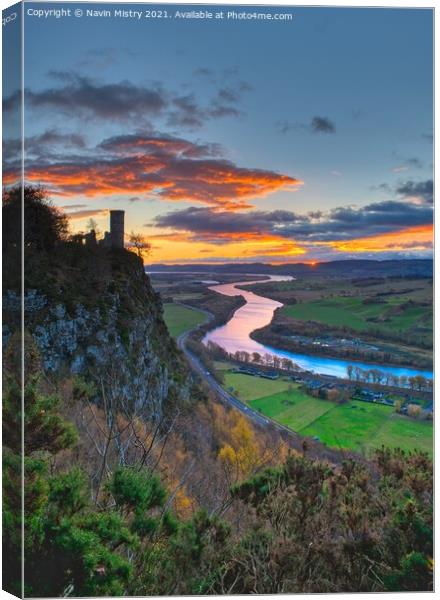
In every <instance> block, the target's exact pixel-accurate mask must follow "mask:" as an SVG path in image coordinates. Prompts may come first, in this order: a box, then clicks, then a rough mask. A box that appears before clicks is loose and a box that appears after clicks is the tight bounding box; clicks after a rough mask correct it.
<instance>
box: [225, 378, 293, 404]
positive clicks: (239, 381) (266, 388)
mask: <svg viewBox="0 0 440 600" xmlns="http://www.w3.org/2000/svg"><path fill="white" fill-rule="evenodd" d="M224 376H225V382H224V384H223V387H224V388H225V389H226V390H229V389H230V388H232V390H233V392H232V393H233V394H234V395H236V396H237V398H239V399H240V400H242V401H243V402H250V401H251V400H255V399H256V398H261V397H262V396H269V395H271V394H275V393H277V392H281V391H285V390H287V388H288V387H289V384H290V382H289V381H285V380H283V379H275V380H272V379H263V378H261V377H253V376H252V375H244V374H242V373H230V372H227V373H225V374H224Z"/></svg>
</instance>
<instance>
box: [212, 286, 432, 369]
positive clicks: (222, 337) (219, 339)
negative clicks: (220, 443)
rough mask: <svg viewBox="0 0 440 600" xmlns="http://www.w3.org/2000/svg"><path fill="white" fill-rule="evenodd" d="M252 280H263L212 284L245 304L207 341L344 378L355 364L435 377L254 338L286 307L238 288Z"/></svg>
mask: <svg viewBox="0 0 440 600" xmlns="http://www.w3.org/2000/svg"><path fill="white" fill-rule="evenodd" d="M291 279H292V277H288V276H281V275H279V276H277V275H271V276H270V278H269V279H268V280H267V281H290V280H291ZM252 283H262V282H261V281H240V282H236V283H227V284H222V285H215V286H212V287H210V288H209V289H210V290H213V291H215V292H218V293H219V294H224V295H225V296H243V297H244V299H245V300H246V304H245V305H244V306H242V307H241V308H239V309H238V310H236V311H235V313H234V315H233V316H232V317H231V319H230V320H229V321H228V323H226V325H223V326H221V327H217V329H213V330H212V331H209V332H208V333H207V334H206V335H205V337H204V338H203V343H204V344H206V343H207V342H208V341H209V340H211V341H212V342H215V343H216V344H218V345H219V346H221V347H222V348H224V349H225V350H226V351H227V352H231V353H234V352H236V351H237V350H246V351H247V352H258V353H259V354H262V355H264V354H266V353H268V354H273V355H276V356H279V357H281V358H290V359H291V360H292V361H293V362H294V363H296V364H297V365H298V366H299V367H301V368H302V369H306V370H308V371H315V372H316V373H322V374H324V375H335V376H338V377H345V376H346V375H347V366H348V365H349V364H356V365H358V366H359V367H360V368H361V369H372V368H377V369H380V370H381V371H382V372H384V373H392V374H393V375H397V376H400V375H406V376H414V375H423V376H424V377H429V378H432V372H431V371H418V370H416V369H407V368H405V367H385V366H383V365H380V364H372V363H368V364H367V363H362V362H358V361H356V362H355V363H354V362H353V361H351V362H350V361H346V360H340V359H338V358H324V357H320V356H314V355H307V354H296V353H295V352H287V351H286V350H278V349H276V348H272V347H270V346H265V345H263V344H260V343H259V342H257V341H255V340H253V339H252V338H251V337H250V334H251V333H252V331H255V329H260V328H261V327H264V326H265V325H268V324H269V323H270V322H271V320H272V317H273V313H274V311H275V309H277V308H279V307H281V306H283V305H282V304H281V303H280V302H276V301H275V300H271V299H270V298H264V297H263V296H257V294H254V293H253V292H249V291H245V290H240V289H237V286H240V285H250V284H252Z"/></svg>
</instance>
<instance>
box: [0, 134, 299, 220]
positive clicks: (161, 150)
mask: <svg viewBox="0 0 440 600" xmlns="http://www.w3.org/2000/svg"><path fill="white" fill-rule="evenodd" d="M99 152H100V153H101V154H100V155H98V157H90V156H85V157H84V158H78V159H75V160H74V161H73V160H72V161H71V160H68V159H66V160H65V161H60V162H55V163H52V164H41V163H39V162H38V161H36V162H34V163H33V164H32V163H29V164H28V165H27V168H26V172H25V178H26V180H27V181H29V182H35V183H39V184H42V185H44V186H46V187H47V188H48V189H49V191H50V193H51V194H53V195H59V196H67V197H68V196H74V195H79V194H81V195H84V196H89V197H96V196H102V195H110V194H136V195H140V194H146V195H149V196H153V197H157V198H161V199H164V200H174V201H192V202H198V203H201V204H205V205H209V206H212V207H214V208H215V209H219V208H222V209H224V210H227V211H233V210H239V209H244V208H250V207H251V206H252V205H251V204H250V202H249V201H250V200H252V199H255V198H262V197H265V196H267V195H269V194H271V193H273V192H276V191H278V190H281V189H295V188H297V187H298V186H300V185H302V183H303V182H302V181H301V180H299V179H297V178H295V177H291V176H289V175H284V174H280V173H276V172H274V171H269V170H265V169H249V168H243V167H238V166H237V165H235V164H234V163H233V162H231V161H228V160H224V159H221V158H213V156H215V155H216V154H217V153H218V147H217V146H216V145H212V144H211V145H210V144H205V145H197V144H193V143H191V142H188V141H186V140H182V139H179V138H154V137H151V138H150V137H146V138H139V137H137V136H125V137H120V138H110V140H106V141H104V142H103V143H102V144H101V145H100V146H99ZM121 153H122V155H121ZM7 176H8V174H7V173H6V177H7Z"/></svg>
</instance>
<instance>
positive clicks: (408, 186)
mask: <svg viewBox="0 0 440 600" xmlns="http://www.w3.org/2000/svg"><path fill="white" fill-rule="evenodd" d="M396 192H397V193H398V194H399V195H400V196H403V197H404V198H414V199H417V200H419V201H421V202H425V203H426V204H432V203H433V201H434V184H433V181H432V179H428V180H426V181H406V182H405V183H402V184H400V185H399V186H397V188H396Z"/></svg>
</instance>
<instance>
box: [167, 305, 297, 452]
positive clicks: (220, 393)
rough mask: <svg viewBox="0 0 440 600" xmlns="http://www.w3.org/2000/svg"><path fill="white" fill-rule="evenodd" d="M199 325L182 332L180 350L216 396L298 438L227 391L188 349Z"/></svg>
mask: <svg viewBox="0 0 440 600" xmlns="http://www.w3.org/2000/svg"><path fill="white" fill-rule="evenodd" d="M204 312H205V313H206V314H207V315H209V318H212V315H211V314H210V313H208V312H207V311H204ZM198 327H200V326H198ZM198 327H195V328H194V329H190V330H189V331H186V332H185V333H182V334H181V335H180V336H179V337H178V338H177V340H176V342H177V346H178V348H179V350H181V351H182V352H183V354H184V355H185V356H186V358H187V360H188V363H189V365H190V367H191V369H192V370H193V371H194V372H195V373H197V374H198V375H200V376H201V377H202V379H203V380H204V381H205V382H206V383H207V384H208V386H209V387H210V388H211V390H212V391H213V392H214V393H215V394H216V396H217V397H218V398H219V399H220V400H222V401H223V402H225V403H227V404H229V405H230V406H232V407H234V408H235V409H237V410H239V411H240V412H241V413H242V414H244V415H245V416H246V417H247V418H248V419H250V420H251V421H252V422H253V423H255V424H256V425H259V426H260V427H269V426H270V427H272V428H274V429H277V430H278V431H279V432H283V433H286V434H288V435H289V436H290V437H294V438H295V439H296V440H298V439H299V436H298V434H297V433H295V432H294V431H292V430H291V429H288V428H287V427H285V426H284V425H281V424H280V423H277V422H276V421H272V420H271V419H268V418H266V417H264V416H263V415H261V414H260V413H259V412H257V411H255V410H253V409H252V408H251V407H250V406H247V404H245V403H244V402H241V400H239V399H238V398H236V396H233V395H232V394H231V393H229V392H227V391H226V390H225V389H224V388H223V387H222V386H221V385H220V384H219V383H218V381H217V380H216V379H215V377H214V376H213V375H212V373H210V372H209V371H207V370H206V368H205V366H204V365H203V364H202V362H201V360H200V359H199V358H198V357H197V356H196V355H195V354H193V353H192V352H191V351H190V350H188V348H187V347H186V340H187V339H188V336H189V335H190V334H191V333H192V332H193V331H195V330H196V329H198Z"/></svg>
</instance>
